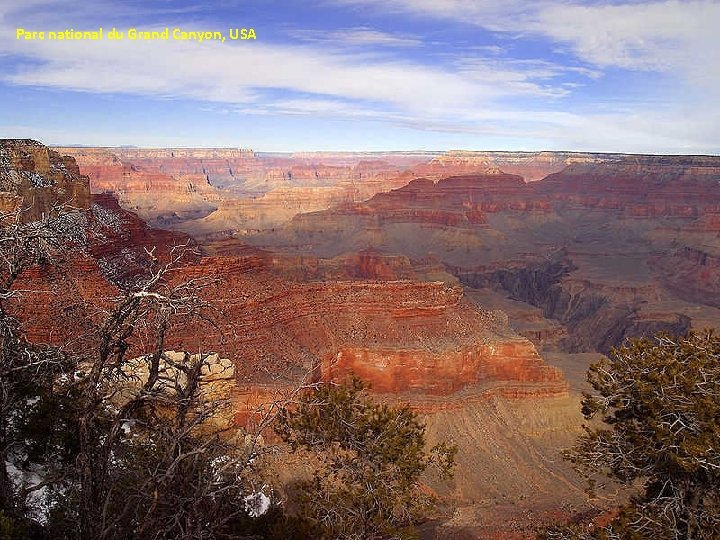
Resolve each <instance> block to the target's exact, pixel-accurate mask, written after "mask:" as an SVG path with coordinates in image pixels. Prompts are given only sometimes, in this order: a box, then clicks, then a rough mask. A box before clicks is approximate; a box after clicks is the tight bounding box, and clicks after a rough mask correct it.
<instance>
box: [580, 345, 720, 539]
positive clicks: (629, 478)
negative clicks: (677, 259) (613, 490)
mask: <svg viewBox="0 0 720 540" xmlns="http://www.w3.org/2000/svg"><path fill="white" fill-rule="evenodd" d="M588 381H589V382H590V384H591V385H592V387H593V389H594V390H595V393H594V394H592V395H591V394H587V395H585V397H584V400H583V414H584V415H585V416H586V418H588V419H590V418H593V417H599V418H600V419H601V420H602V422H603V423H604V426H603V427H599V428H589V427H586V433H585V435H584V436H583V437H581V439H580V440H579V442H578V443H577V444H576V445H575V447H573V448H572V449H571V450H570V451H568V452H567V457H568V458H569V459H571V460H572V461H573V462H574V463H575V464H576V466H577V467H578V469H579V470H581V471H582V472H583V473H585V474H586V476H587V478H588V480H589V482H590V485H591V487H592V486H593V484H594V482H596V481H597V478H598V477H599V476H608V477H610V478H612V479H614V480H616V481H619V482H621V483H623V484H627V485H637V484H638V483H641V484H642V486H643V490H642V493H641V494H640V495H638V496H636V497H635V498H634V499H633V500H632V502H631V504H630V505H629V506H628V507H627V508H625V509H623V512H622V513H621V515H620V517H619V519H617V520H615V522H614V523H613V524H612V525H611V526H610V527H606V528H605V529H604V532H603V534H610V536H607V538H630V539H635V538H653V539H661V538H669V539H681V538H682V539H686V538H696V539H716V538H720V532H719V531H720V338H718V337H716V336H715V335H713V333H712V332H711V331H706V332H704V333H702V334H696V333H690V334H689V335H688V336H687V337H684V338H679V339H673V338H671V337H668V336H659V337H657V338H655V339H652V340H650V339H642V340H636V341H633V342H631V343H630V344H628V345H627V346H626V347H623V348H621V349H617V350H614V351H613V352H612V355H611V359H610V360H609V361H601V362H599V363H597V364H594V365H593V366H591V368H590V371H589V373H588ZM593 534H595V536H587V538H602V536H597V534H599V532H596V533H593ZM569 537H573V536H569ZM578 538H586V536H582V537H578Z"/></svg>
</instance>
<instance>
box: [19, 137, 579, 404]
mask: <svg viewBox="0 0 720 540" xmlns="http://www.w3.org/2000/svg"><path fill="white" fill-rule="evenodd" d="M38 148H41V147H40V146H39V145H38ZM38 152H39V150H38ZM41 154H42V153H41ZM32 155H34V154H32ZM42 155H47V154H42ZM27 159H29V158H27ZM27 159H26V161H27ZM34 159H35V158H34ZM18 163H19V164H15V163H14V162H13V163H10V164H9V165H7V166H6V167H5V169H6V174H7V175H8V177H13V175H15V174H16V172H15V171H16V170H18V169H19V168H20V167H21V166H22V167H26V164H25V162H22V161H18ZM33 163H34V161H33ZM33 166H34V168H33V172H35V173H36V174H37V175H38V176H39V177H40V178H41V179H43V178H44V177H43V174H44V171H46V170H48V171H51V168H49V167H45V168H43V167H42V166H35V165H33ZM369 168H370V169H374V168H377V167H376V166H370V167H369ZM20 170H25V169H20ZM51 172H52V171H51ZM52 174H54V172H52ZM73 174H74V173H70V172H67V173H66V176H67V177H68V179H69V180H75V178H76V176H74V175H73ZM66 180H67V179H66V178H64V177H63V178H60V177H58V178H56V179H55V182H56V184H57V185H58V186H62V185H64V184H63V182H64V181H66ZM21 187H22V186H21ZM21 187H20V188H18V189H21ZM76 219H77V221H78V227H84V228H85V231H86V235H85V239H84V241H80V242H79V243H78V244H77V245H73V246H68V249H69V251H72V253H73V254H72V255H70V256H69V257H68V260H67V261H66V269H65V270H62V271H58V270H57V269H54V268H52V267H47V268H43V267H37V268H33V269H30V270H28V271H26V272H25V274H24V275H23V276H21V279H20V281H19V283H20V284H24V285H27V286H28V288H29V289H31V290H35V291H37V294H39V295H40V297H39V298H38V299H37V301H36V302H34V303H33V304H34V305H44V304H49V305H51V306H52V308H53V309H52V310H50V311H49V312H48V313H49V314H51V315H52V316H51V315H48V316H46V317H42V316H40V315H39V314H24V313H21V314H20V315H21V317H22V318H23V320H24V321H25V323H26V324H29V325H30V326H29V327H28V333H29V335H31V336H33V339H35V340H39V341H48V342H57V340H58V339H60V340H65V339H69V338H70V337H71V336H69V335H68V334H67V333H68V332H71V331H72V330H71V328H72V326H69V325H67V321H66V320H65V318H64V317H63V316H57V315H58V314H63V313H66V312H67V313H71V312H73V310H74V309H76V308H75V307H72V306H85V307H86V308H87V309H90V311H92V306H93V304H94V300H95V299H97V300H98V302H107V301H109V298H111V297H112V296H113V295H114V294H116V293H117V291H118V289H117V287H116V286H115V285H113V284H111V281H113V282H115V283H117V284H119V285H120V286H122V285H123V284H125V283H127V282H128V281H131V279H132V278H133V277H134V276H135V275H137V274H140V273H141V272H142V271H146V270H147V268H148V266H149V265H150V264H152V262H153V261H152V260H153V259H155V258H159V257H160V256H161V255H160V253H161V252H167V251H168V250H169V249H170V246H171V245H172V244H175V243H178V241H180V240H183V238H182V237H181V236H179V235H177V234H175V233H169V232H165V231H158V230H155V229H151V228H149V227H147V225H146V224H145V223H144V222H143V221H141V220H140V219H138V218H137V216H135V215H133V214H131V213H128V212H126V211H125V210H123V209H121V208H120V207H119V206H118V204H117V202H116V200H115V199H114V198H113V197H112V196H110V195H96V196H95V197H94V200H93V203H92V204H91V205H88V207H87V210H86V211H84V212H81V213H78V214H77V216H76ZM153 246H157V247H153ZM71 248H72V249H71ZM356 262H357V266H358V270H357V271H358V276H357V277H358V279H356V280H353V281H322V282H298V281H288V280H286V279H284V278H281V277H277V276H274V275H271V274H269V273H268V272H267V271H265V268H266V267H267V260H266V259H265V258H263V257H261V256H258V254H254V253H249V254H248V255H247V256H244V257H242V256H241V257H238V256H234V257H206V258H203V259H201V260H194V259H187V260H185V261H184V264H185V266H182V267H181V268H179V269H177V270H176V271H175V272H174V273H173V274H172V280H174V281H177V282H181V281H185V280H190V279H198V278H205V279H207V278H212V279H211V280H210V282H209V283H208V284H207V286H206V287H205V288H204V289H203V291H202V295H203V296H204V297H205V298H206V299H207V301H208V302H209V303H211V304H212V305H213V306H214V309H215V311H216V312H217V313H218V314H220V315H219V318H218V320H217V321H216V322H215V324H212V325H209V326H207V327H205V326H204V325H202V324H192V325H181V326H177V327H175V328H174V329H173V330H172V331H171V332H170V333H169V335H168V346H169V348H173V349H176V350H197V349H198V347H201V348H203V349H205V350H207V349H209V350H217V351H222V352H223V353H224V354H226V355H228V356H229V357H230V358H232V359H233V360H234V361H235V362H236V363H237V367H236V370H235V373H236V376H237V378H238V380H239V381H242V382H245V383H258V384H267V383H271V382H273V381H275V380H277V378H278V377H279V376H281V375H283V374H285V375H286V376H287V377H286V380H287V381H290V382H292V381H293V380H295V381H296V380H298V376H304V375H306V374H308V373H310V374H311V375H312V377H313V378H315V379H327V378H343V377H344V376H345V375H346V374H348V373H349V372H350V371H356V372H359V373H360V374H362V375H364V376H365V377H366V378H367V379H368V381H369V382H370V383H371V384H372V385H373V386H374V387H376V389H377V391H379V392H390V393H409V394H429V395H449V394H452V393H454V392H457V391H459V390H462V389H466V388H468V387H476V388H477V389H478V391H482V388H483V386H484V385H488V384H490V385H492V386H493V388H495V389H497V388H500V390H499V391H500V392H501V393H502V386H503V384H504V383H505V382H509V383H510V387H512V390H511V391H510V393H511V394H512V395H514V394H516V393H517V392H518V390H517V384H520V385H527V388H524V390H523V392H527V393H529V394H537V395H545V394H547V395H562V394H564V393H565V392H566V383H565V382H564V380H563V377H562V374H561V373H560V372H559V371H558V370H556V369H554V368H551V367H549V366H547V365H545V364H544V362H543V361H542V359H541V358H540V357H539V356H538V354H537V352H536V351H535V349H534V347H533V346H532V344H531V343H529V342H528V341H527V340H525V339H523V338H521V337H519V336H517V335H515V334H514V333H513V332H512V331H511V330H510V329H509V328H508V327H507V319H506V317H503V316H502V314H499V313H494V312H491V311H487V310H481V309H479V308H478V307H476V306H475V305H473V304H472V303H470V302H468V301H467V300H465V299H464V298H463V292H462V289H461V288H458V287H449V286H447V285H445V284H443V283H442V282H417V281H405V280H393V281H368V280H367V279H363V278H367V277H370V276H374V275H375V276H378V277H380V275H381V274H384V277H389V273H390V270H391V268H390V267H388V266H385V267H383V264H385V263H384V261H383V259H382V257H381V256H380V254H378V253H375V252H372V251H367V252H364V253H361V254H359V255H358V259H357V261H356ZM344 264H345V265H351V264H355V261H354V260H353V259H347V260H345V261H344ZM46 283H48V284H51V286H50V287H45V286H43V284H46ZM49 291H52V297H51V301H50V302H43V301H42V298H41V297H42V295H43V294H47V293H48V292H49ZM62 291H70V292H72V293H73V294H72V295H71V296H70V297H66V296H65V294H62ZM88 306H89V307H88ZM98 307H99V306H98ZM52 317H55V318H54V320H53V319H52ZM81 319H82V318H81Z"/></svg>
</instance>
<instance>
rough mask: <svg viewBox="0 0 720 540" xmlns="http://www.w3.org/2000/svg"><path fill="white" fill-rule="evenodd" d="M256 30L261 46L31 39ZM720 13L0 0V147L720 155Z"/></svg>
mask: <svg viewBox="0 0 720 540" xmlns="http://www.w3.org/2000/svg"><path fill="white" fill-rule="evenodd" d="M98 26H102V27H103V28H104V29H105V31H106V32H107V30H108V29H109V28H111V27H113V26H115V27H117V28H118V29H121V30H127V29H128V28H131V27H132V28H139V29H146V30H152V29H162V28H164V27H166V26H167V27H170V28H171V29H172V28H174V27H179V28H182V29H183V30H188V31H192V30H218V31H221V32H225V33H227V32H228V29H229V28H235V27H241V28H242V27H252V28H254V29H255V31H256V33H257V40H256V41H246V42H242V41H238V42H235V41H229V40H228V41H226V42H225V43H219V42H204V43H197V42H181V41H174V40H169V41H167V42H158V41H152V42H138V41H129V40H127V39H126V40H124V41H120V42H112V41H108V40H104V41H102V42H90V41H66V42H60V41H49V40H45V41H24V40H17V39H16V29H17V28H18V27H22V28H25V29H27V30H38V31H40V30H45V31H49V30H64V29H65V28H74V29H76V30H92V29H96V28H97V27H98ZM718 28H720V2H718V1H683V2H681V1H663V2H641V1H640V2H638V1H633V2H619V1H604V2H573V1H570V0H567V1H566V0H547V1H543V0H539V1H533V2H527V1H525V0H523V1H516V0H506V1H504V2H491V1H485V0H231V1H218V2H203V3H201V4H200V3H195V2H187V1H185V2H179V1H170V0H167V1H155V2H148V1H145V2H139V1H137V2H127V1H126V2H111V1H110V0H101V1H92V0H83V1H80V0H24V1H23V2H19V1H17V0H12V1H10V0H0V136H2V137H32V138H36V139H39V140H41V141H43V142H46V143H48V144H86V145H108V146H113V145H137V146H248V147H252V148H254V149H256V150H261V151H308V150H414V149H425V150H446V149H460V148H462V149H477V150H485V149H486V150H492V149H495V150H503V149H504V150H540V149H549V150H586V151H621V152H623V151H624V152H652V153H711V154H717V153H720V108H719V107H718V104H719V103H720V32H718V30H717V29H718Z"/></svg>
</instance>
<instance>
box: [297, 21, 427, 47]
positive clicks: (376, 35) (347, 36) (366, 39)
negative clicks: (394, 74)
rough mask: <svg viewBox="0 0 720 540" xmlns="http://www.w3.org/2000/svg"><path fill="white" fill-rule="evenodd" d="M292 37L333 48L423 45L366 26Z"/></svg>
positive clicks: (299, 33)
mask: <svg viewBox="0 0 720 540" xmlns="http://www.w3.org/2000/svg"><path fill="white" fill-rule="evenodd" d="M290 35H291V36H293V37H296V38H298V39H300V40H302V41H306V42H308V43H323V44H325V45H328V46H333V47H368V46H381V47H418V46H420V45H421V44H422V40H421V39H419V38H417V37H415V36H409V35H403V34H390V33H388V32H381V31H380V30H375V29H373V28H368V27H364V26H361V27H357V28H346V29H341V30H333V31H322V30H296V31H294V32H291V33H290Z"/></svg>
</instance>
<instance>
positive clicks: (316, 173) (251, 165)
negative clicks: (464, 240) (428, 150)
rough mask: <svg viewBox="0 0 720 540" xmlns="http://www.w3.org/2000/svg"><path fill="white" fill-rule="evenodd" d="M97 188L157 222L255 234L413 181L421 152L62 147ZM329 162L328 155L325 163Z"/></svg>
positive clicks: (213, 232)
mask: <svg viewBox="0 0 720 540" xmlns="http://www.w3.org/2000/svg"><path fill="white" fill-rule="evenodd" d="M59 150H60V151H62V152H64V153H67V154H69V155H72V156H73V157H75V159H76V160H77V162H78V163H79V165H80V168H81V169H82V171H83V172H84V173H85V174H87V175H88V176H89V177H90V180H91V187H92V190H93V192H96V193H104V192H108V193H113V194H114V195H116V196H117V197H118V199H119V201H120V204H121V205H122V206H123V207H124V208H126V209H128V210H131V211H133V212H137V213H138V214H139V215H140V216H141V217H142V218H143V219H145V220H146V221H149V222H150V223H152V224H155V225H160V226H163V227H175V226H179V225H178V224H180V223H184V225H182V228H183V230H187V231H189V232H192V233H193V234H195V235H196V236H197V235H208V236H211V237H213V236H214V237H217V236H218V235H222V234H225V233H227V232H230V233H233V232H243V233H244V232H248V231H249V232H253V231H255V230H258V229H263V228H272V227H274V226H275V225H277V224H279V223H284V222H285V221H288V220H289V219H291V218H292V217H293V216H294V215H296V214H298V213H303V212H308V211H315V210H322V209H326V208H329V207H330V206H332V205H333V204H337V203H342V202H346V201H359V200H364V199H367V198H369V197H372V196H373V195H374V194H375V193H378V192H380V191H385V190H388V189H392V188H395V187H400V186H402V185H404V184H405V183H406V182H407V180H408V179H407V178H406V177H404V176H403V174H402V172H403V167H405V166H406V165H410V164H417V163H418V162H419V160H420V159H426V158H420V157H418V156H415V155H413V154H408V155H406V154H398V155H394V154H388V155H385V154H380V155H377V156H375V155H365V154H299V155H288V154H277V155H275V154H265V155H259V154H256V153H255V152H253V151H252V150H246V149H232V148H228V149H137V148H59ZM323 160H327V161H326V162H323Z"/></svg>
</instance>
